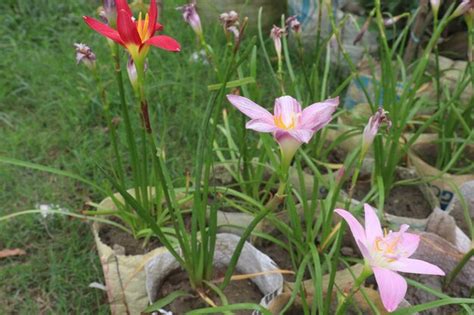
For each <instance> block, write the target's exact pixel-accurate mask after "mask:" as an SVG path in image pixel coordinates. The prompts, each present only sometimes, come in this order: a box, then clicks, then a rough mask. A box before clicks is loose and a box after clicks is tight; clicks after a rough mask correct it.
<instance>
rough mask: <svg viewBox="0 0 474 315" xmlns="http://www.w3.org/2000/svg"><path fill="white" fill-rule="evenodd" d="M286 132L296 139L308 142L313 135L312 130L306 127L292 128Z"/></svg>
mask: <svg viewBox="0 0 474 315" xmlns="http://www.w3.org/2000/svg"><path fill="white" fill-rule="evenodd" d="M288 133H289V134H290V135H291V136H292V137H293V138H295V139H296V140H298V141H300V142H303V143H308V142H309V140H311V137H313V134H314V131H312V130H308V129H293V130H289V131H288Z"/></svg>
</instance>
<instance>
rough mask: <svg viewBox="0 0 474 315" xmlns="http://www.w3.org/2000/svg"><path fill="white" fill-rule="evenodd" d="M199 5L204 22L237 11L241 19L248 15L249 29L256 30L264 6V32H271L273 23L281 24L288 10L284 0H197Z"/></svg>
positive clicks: (212, 20)
mask: <svg viewBox="0 0 474 315" xmlns="http://www.w3.org/2000/svg"><path fill="white" fill-rule="evenodd" d="M197 7H198V12H199V15H200V16H201V20H202V21H203V22H204V23H211V22H214V23H219V16H220V14H221V13H224V12H228V11H231V10H234V11H236V12H237V13H238V14H239V16H240V19H241V20H242V19H243V18H244V17H248V19H249V21H248V29H249V30H250V31H251V32H256V31H257V28H258V11H259V9H260V7H262V8H263V9H262V32H263V34H270V30H271V28H272V26H273V24H276V25H280V17H281V15H282V14H284V13H285V11H286V1H282V0H253V1H247V0H197Z"/></svg>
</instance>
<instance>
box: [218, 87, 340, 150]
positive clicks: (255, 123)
mask: <svg viewBox="0 0 474 315" xmlns="http://www.w3.org/2000/svg"><path fill="white" fill-rule="evenodd" d="M227 99H228V100H229V102H230V103H231V104H232V105H234V106H235V107H236V108H237V109H238V110H240V111H241V112H242V113H244V114H245V115H247V116H248V117H250V118H251V120H250V121H249V122H247V124H246V127H247V129H252V130H255V131H259V132H272V133H273V135H274V137H275V139H276V140H277V141H279V142H280V140H282V139H284V138H287V137H291V138H293V139H295V140H296V141H297V142H299V143H300V144H301V143H308V142H309V140H311V137H312V136H313V134H314V133H315V132H316V131H318V130H319V129H321V128H323V127H324V126H326V125H327V124H328V123H329V122H330V121H331V120H332V114H333V113H334V111H335V110H336V107H337V106H338V105H339V98H338V97H336V98H333V99H328V100H325V101H323V102H320V103H315V104H313V105H310V106H308V107H306V108H305V109H304V110H302V109H301V105H300V103H298V101H297V100H296V99H294V98H293V97H291V96H282V97H279V98H277V99H276V100H275V107H274V114H273V115H272V114H271V113H270V112H269V111H267V110H266V109H265V108H263V107H261V106H260V105H257V104H256V103H254V102H253V101H251V100H249V99H247V98H245V97H242V96H238V95H232V94H230V95H227Z"/></svg>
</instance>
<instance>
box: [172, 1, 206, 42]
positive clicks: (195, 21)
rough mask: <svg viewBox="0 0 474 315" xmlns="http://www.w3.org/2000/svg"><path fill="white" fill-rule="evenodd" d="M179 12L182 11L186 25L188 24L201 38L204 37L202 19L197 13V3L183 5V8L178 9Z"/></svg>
mask: <svg viewBox="0 0 474 315" xmlns="http://www.w3.org/2000/svg"><path fill="white" fill-rule="evenodd" d="M176 9H177V10H181V12H182V13H183V19H184V21H185V22H186V23H188V24H189V25H190V26H191V28H192V29H193V31H194V32H195V33H196V35H198V36H199V37H201V36H202V26H201V18H200V17H199V14H198V13H197V11H196V2H195V1H192V2H191V3H189V4H186V5H183V6H182V7H177V8H176Z"/></svg>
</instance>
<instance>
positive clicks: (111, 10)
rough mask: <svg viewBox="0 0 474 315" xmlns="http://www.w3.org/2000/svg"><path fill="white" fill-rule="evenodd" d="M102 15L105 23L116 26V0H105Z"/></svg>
mask: <svg viewBox="0 0 474 315" xmlns="http://www.w3.org/2000/svg"><path fill="white" fill-rule="evenodd" d="M100 17H101V18H102V19H103V20H104V22H105V23H107V24H108V25H111V26H113V27H114V26H115V25H116V23H117V7H116V6H115V0H104V2H103V6H102V9H101V10H100Z"/></svg>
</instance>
